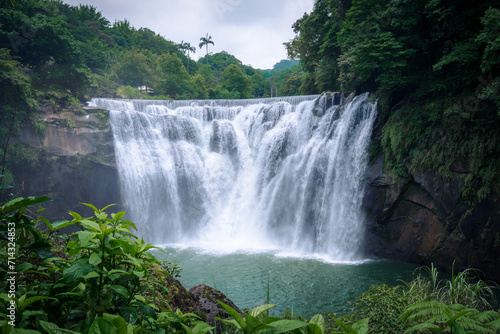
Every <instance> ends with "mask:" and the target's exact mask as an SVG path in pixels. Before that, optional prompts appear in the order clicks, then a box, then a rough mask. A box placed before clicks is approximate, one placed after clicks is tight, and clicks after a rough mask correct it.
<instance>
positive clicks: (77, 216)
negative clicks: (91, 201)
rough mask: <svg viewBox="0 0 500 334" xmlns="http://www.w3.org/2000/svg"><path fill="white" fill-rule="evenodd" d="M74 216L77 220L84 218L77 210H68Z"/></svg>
mask: <svg viewBox="0 0 500 334" xmlns="http://www.w3.org/2000/svg"><path fill="white" fill-rule="evenodd" d="M68 213H69V214H70V215H71V216H72V217H73V218H75V219H76V220H81V219H82V216H80V215H79V214H78V213H76V212H73V211H69V212H68Z"/></svg>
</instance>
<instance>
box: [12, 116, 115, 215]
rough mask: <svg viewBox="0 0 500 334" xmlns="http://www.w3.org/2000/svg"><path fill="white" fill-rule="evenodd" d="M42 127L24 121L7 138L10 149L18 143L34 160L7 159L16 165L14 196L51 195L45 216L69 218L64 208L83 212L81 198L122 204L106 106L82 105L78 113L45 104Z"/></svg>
mask: <svg viewBox="0 0 500 334" xmlns="http://www.w3.org/2000/svg"><path fill="white" fill-rule="evenodd" d="M43 110H44V121H45V131H44V133H43V134H41V135H39V134H36V133H34V132H33V130H32V129H31V127H29V126H27V127H25V129H23V130H22V132H21V134H20V135H19V136H14V137H12V138H11V140H10V143H9V144H10V145H11V146H12V149H15V146H16V145H18V146H19V145H21V147H23V149H24V150H25V151H29V152H30V154H31V156H34V158H33V160H34V162H33V163H32V164H19V163H18V164H16V163H15V162H14V164H12V163H11V164H10V166H8V167H9V168H10V169H12V168H14V169H15V170H13V175H14V187H13V189H11V191H10V192H11V193H13V194H16V195H17V196H42V195H44V196H49V197H51V198H52V200H53V201H52V202H48V203H47V204H46V205H45V211H44V216H45V217H47V218H49V219H62V218H68V217H69V216H68V215H67V214H66V213H67V212H68V211H70V210H71V211H76V212H79V213H82V214H87V210H86V207H84V206H82V205H80V204H79V203H82V202H83V203H91V204H93V205H95V206H96V207H98V208H100V207H104V206H106V205H108V204H111V203H117V204H120V186H119V184H120V183H119V178H118V172H117V169H116V165H115V157H114V147H113V134H112V131H111V128H110V125H109V123H108V121H107V111H105V110H103V109H98V108H84V110H81V112H80V115H76V114H75V113H73V112H69V111H56V110H54V109H51V108H48V107H45V108H43Z"/></svg>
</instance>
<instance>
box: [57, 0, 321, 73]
mask: <svg viewBox="0 0 500 334" xmlns="http://www.w3.org/2000/svg"><path fill="white" fill-rule="evenodd" d="M64 2H66V3H68V4H71V5H79V4H87V5H92V6H94V7H96V8H97V10H98V11H100V12H101V13H102V15H103V16H104V17H106V18H107V19H108V20H109V21H110V22H111V23H113V22H115V21H116V20H123V19H127V20H128V21H130V23H131V24H132V25H133V26H134V27H135V28H137V29H138V28H149V29H151V30H153V31H154V32H156V33H158V34H160V35H162V36H163V37H165V38H166V39H169V40H171V41H173V42H175V43H180V42H181V41H184V42H188V43H191V46H194V47H195V48H196V53H195V54H194V55H191V57H192V58H193V59H195V60H197V59H198V58H200V57H202V56H203V55H204V54H205V52H206V51H205V48H203V49H201V50H200V48H199V47H198V45H199V43H200V37H202V36H205V35H206V34H207V33H208V34H209V35H210V36H212V40H213V42H214V43H215V45H210V46H209V52H213V53H217V52H220V51H227V52H228V53H230V54H232V55H234V56H236V58H238V59H239V60H241V61H242V62H243V64H245V65H251V66H253V67H255V68H261V69H268V68H272V66H273V65H274V64H275V63H277V62H278V61H280V60H281V59H286V58H287V55H286V50H285V48H284V46H283V42H287V41H289V40H290V39H291V38H293V36H294V33H293V30H292V24H293V23H294V22H295V21H296V20H297V19H299V18H301V17H302V15H303V14H304V12H308V13H309V12H311V11H312V7H313V3H314V0H142V1H139V0H64Z"/></svg>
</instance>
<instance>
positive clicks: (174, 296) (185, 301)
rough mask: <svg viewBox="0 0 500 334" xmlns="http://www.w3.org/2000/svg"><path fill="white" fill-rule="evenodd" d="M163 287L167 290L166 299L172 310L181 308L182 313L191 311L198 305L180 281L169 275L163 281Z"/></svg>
mask: <svg viewBox="0 0 500 334" xmlns="http://www.w3.org/2000/svg"><path fill="white" fill-rule="evenodd" d="M165 287H166V288H167V289H168V291H169V293H168V294H167V300H168V304H169V306H170V309H171V310H172V311H173V312H175V311H176V310H177V309H179V310H181V312H182V313H192V312H194V311H196V310H197V308H198V306H197V304H196V301H195V299H194V297H193V295H192V294H191V293H190V292H189V291H188V290H186V288H185V287H184V286H183V285H182V284H181V282H179V281H178V280H176V279H175V278H172V277H169V278H167V279H166V281H165Z"/></svg>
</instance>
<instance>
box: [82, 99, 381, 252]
mask: <svg viewBox="0 0 500 334" xmlns="http://www.w3.org/2000/svg"><path fill="white" fill-rule="evenodd" d="M329 99H330V100H329ZM332 102H333V101H332V100H331V98H327V97H325V96H303V97H288V98H271V99H260V100H222V101H217V100H213V101H147V100H113V99H93V100H92V102H91V103H90V104H91V105H93V106H101V107H105V108H107V109H108V110H110V121H111V125H112V128H113V134H114V140H115V151H116V160H117V165H118V168H119V174H120V180H121V186H122V198H123V200H124V203H125V206H126V210H127V213H128V215H129V216H128V217H129V219H131V220H133V221H134V222H135V223H136V224H137V225H138V228H139V232H140V234H141V236H143V237H144V238H145V239H146V240H147V241H148V242H154V243H158V244H167V243H170V244H172V243H173V244H177V245H183V246H192V247H200V248H203V249H210V250H222V251H234V250H269V249H273V250H279V251H281V252H285V253H293V254H301V255H309V256H317V257H322V258H324V259H328V260H330V261H351V260H357V259H359V258H360V256H361V254H360V248H361V243H362V239H363V234H364V229H363V226H364V219H365V218H364V216H363V214H362V212H361V210H360V206H361V200H362V196H363V182H362V177H363V173H364V168H365V166H366V148H367V145H368V143H369V139H370V135H371V130H372V126H373V122H374V120H375V117H376V105H375V104H374V103H371V102H369V101H368V94H367V93H366V94H363V95H360V96H358V97H356V98H354V100H353V101H352V102H350V103H348V104H345V105H338V103H336V104H335V103H332ZM332 104H334V105H332ZM327 106H330V107H327Z"/></svg>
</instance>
